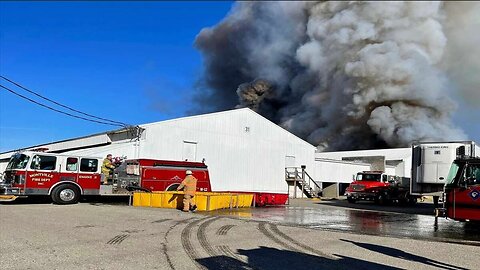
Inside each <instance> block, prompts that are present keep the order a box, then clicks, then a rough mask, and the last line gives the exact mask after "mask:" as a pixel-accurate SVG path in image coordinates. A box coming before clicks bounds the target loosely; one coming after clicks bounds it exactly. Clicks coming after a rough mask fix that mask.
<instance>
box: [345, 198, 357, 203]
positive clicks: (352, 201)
mask: <svg viewBox="0 0 480 270" xmlns="http://www.w3.org/2000/svg"><path fill="white" fill-rule="evenodd" d="M347 201H348V202H349V203H355V202H356V201H357V200H355V199H354V198H352V197H347Z"/></svg>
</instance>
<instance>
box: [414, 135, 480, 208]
mask: <svg viewBox="0 0 480 270" xmlns="http://www.w3.org/2000/svg"><path fill="white" fill-rule="evenodd" d="M479 154H480V148H479V146H478V145H476V144H475V142H473V141H457V142H421V143H414V144H413V145H412V177H411V178H410V181H411V182H410V193H411V194H412V195H419V196H433V198H434V201H435V202H437V200H438V197H439V196H441V194H442V192H443V186H444V185H445V180H446V179H447V176H448V172H449V170H450V165H451V164H452V162H453V161H454V160H455V158H456V157H457V155H464V156H470V157H476V156H478V155H479Z"/></svg>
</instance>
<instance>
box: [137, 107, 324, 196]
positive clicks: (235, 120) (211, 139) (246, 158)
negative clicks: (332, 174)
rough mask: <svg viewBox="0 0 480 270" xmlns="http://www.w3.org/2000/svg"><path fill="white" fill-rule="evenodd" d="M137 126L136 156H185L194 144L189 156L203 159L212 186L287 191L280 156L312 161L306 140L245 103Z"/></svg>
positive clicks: (175, 157) (234, 189)
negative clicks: (140, 134)
mask: <svg viewBox="0 0 480 270" xmlns="http://www.w3.org/2000/svg"><path fill="white" fill-rule="evenodd" d="M143 127H144V128H145V129H146V136H145V137H146V139H145V140H144V141H140V156H142V157H152V158H158V159H173V160H185V159H186V158H189V157H191V153H192V148H195V149H194V152H195V157H194V160H195V161H202V160H203V159H205V163H206V164H207V165H208V166H209V172H210V177H211V182H212V189H214V190H215V191H256V192H276V193H287V184H286V182H285V162H286V156H293V157H295V158H294V159H295V163H296V166H300V165H302V164H305V165H307V166H308V167H311V166H312V165H313V160H314V151H315V148H314V147H313V146H312V145H310V144H308V143H306V142H305V141H303V140H301V139H299V138H297V137H295V136H293V135H292V134H291V133H289V132H287V131H286V130H284V129H282V128H280V127H278V126H277V125H275V124H273V123H272V122H270V121H268V120H266V119H265V118H263V117H261V116H260V115H258V114H256V113H254V112H253V111H251V110H249V109H240V110H232V111H227V112H221V113H215V114H207V115H200V116H195V117H188V118H181V119H177V120H171V121H165V122H159V123H155V124H150V125H145V126H143ZM186 149H187V150H188V149H189V151H186ZM189 160H191V159H189Z"/></svg>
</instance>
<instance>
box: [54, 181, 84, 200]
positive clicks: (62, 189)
mask: <svg viewBox="0 0 480 270" xmlns="http://www.w3.org/2000/svg"><path fill="white" fill-rule="evenodd" d="M79 199H80V190H78V188H77V187H76V186H74V185H72V184H63V185H59V186H58V187H56V188H55V189H54V190H53V191H52V201H53V202H54V203H56V204H74V203H77V202H78V200H79Z"/></svg>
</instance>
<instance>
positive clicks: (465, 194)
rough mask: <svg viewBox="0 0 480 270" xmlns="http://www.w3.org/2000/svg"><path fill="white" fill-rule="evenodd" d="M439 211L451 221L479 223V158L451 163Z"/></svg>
mask: <svg viewBox="0 0 480 270" xmlns="http://www.w3.org/2000/svg"><path fill="white" fill-rule="evenodd" d="M440 210H441V211H442V212H443V216H445V217H447V218H451V219H453V220H458V221H477V222H479V221H480V158H470V157H465V158H459V159H456V160H455V161H454V162H453V163H452V166H451V167H450V172H449V174H448V176H447V179H446V183H445V192H444V205H443V209H440Z"/></svg>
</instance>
